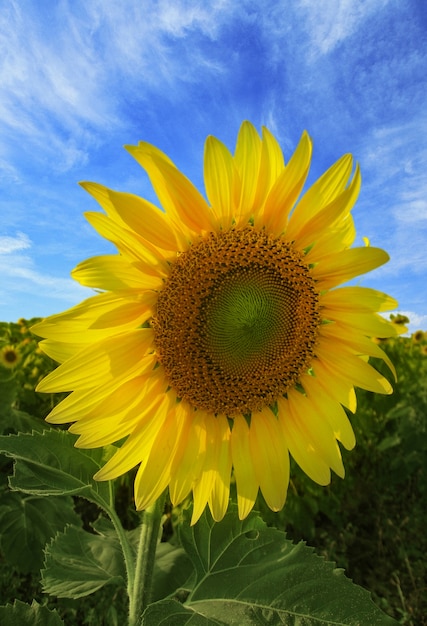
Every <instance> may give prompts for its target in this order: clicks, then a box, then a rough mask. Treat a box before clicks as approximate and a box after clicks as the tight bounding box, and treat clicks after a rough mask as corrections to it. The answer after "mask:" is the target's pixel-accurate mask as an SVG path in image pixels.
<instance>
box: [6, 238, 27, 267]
mask: <svg viewBox="0 0 427 626" xmlns="http://www.w3.org/2000/svg"><path fill="white" fill-rule="evenodd" d="M30 247H31V241H30V239H29V237H28V236H27V235H26V234H25V233H17V234H16V236H15V237H9V236H7V235H5V236H2V237H0V255H6V254H10V253H12V252H16V251H18V250H26V249H27V248H30ZM5 269H6V268H5ZM2 270H3V268H2ZM6 271H7V269H6Z"/></svg>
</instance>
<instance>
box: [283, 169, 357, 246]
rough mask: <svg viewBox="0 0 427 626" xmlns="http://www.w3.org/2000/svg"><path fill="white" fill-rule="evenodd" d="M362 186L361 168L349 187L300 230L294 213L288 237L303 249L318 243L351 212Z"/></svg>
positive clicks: (287, 230) (301, 225) (300, 227)
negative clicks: (319, 239) (296, 224)
mask: <svg viewBox="0 0 427 626" xmlns="http://www.w3.org/2000/svg"><path fill="white" fill-rule="evenodd" d="M360 185H361V176H360V170H359V167H357V168H356V171H355V173H354V177H353V180H352V181H351V183H350V185H349V187H348V188H347V189H345V190H344V191H343V192H342V193H340V194H339V195H338V196H337V197H336V198H334V200H332V201H331V202H330V203H329V204H327V205H326V206H325V207H324V208H323V209H322V210H320V211H317V212H316V213H315V214H314V215H313V216H312V217H311V219H309V220H307V221H306V222H305V223H304V224H300V223H298V228H297V227H296V226H295V224H294V215H295V212H294V214H293V215H292V216H291V218H290V220H289V225H288V228H287V229H286V237H287V238H288V239H290V240H292V241H297V242H298V246H299V247H301V248H305V247H307V246H309V245H311V244H312V243H314V242H316V241H317V239H318V238H319V237H321V236H322V235H323V234H324V233H325V231H327V230H328V229H329V228H332V227H333V226H335V224H336V223H337V221H339V220H342V218H343V217H344V216H345V215H346V214H348V213H349V212H350V211H351V209H352V208H353V206H354V203H355V202H356V200H357V196H358V195H359V191H360ZM313 254H314V255H315V254H316V246H314V247H313Z"/></svg>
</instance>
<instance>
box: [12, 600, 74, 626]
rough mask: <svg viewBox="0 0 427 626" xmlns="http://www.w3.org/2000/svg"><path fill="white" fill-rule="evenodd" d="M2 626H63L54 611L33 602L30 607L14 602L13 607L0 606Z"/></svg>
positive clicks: (17, 601)
mask: <svg viewBox="0 0 427 626" xmlns="http://www.w3.org/2000/svg"><path fill="white" fill-rule="evenodd" d="M0 622H1V624H2V626H17V624H19V626H64V622H63V621H62V619H61V618H60V617H59V615H58V613H57V612H56V611H50V610H49V609H48V608H46V607H45V606H40V604H37V602H36V601H35V600H33V603H32V605H31V606H30V605H29V604H25V603H24V602H20V601H19V600H15V602H14V603H13V605H11V604H7V605H6V606H0Z"/></svg>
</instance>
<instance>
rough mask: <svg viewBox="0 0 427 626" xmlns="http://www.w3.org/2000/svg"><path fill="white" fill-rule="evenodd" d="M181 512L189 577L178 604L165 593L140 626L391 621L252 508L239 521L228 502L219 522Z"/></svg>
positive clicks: (321, 625) (379, 624)
mask: <svg viewBox="0 0 427 626" xmlns="http://www.w3.org/2000/svg"><path fill="white" fill-rule="evenodd" d="M184 515H185V520H184V523H183V524H182V526H181V527H180V537H181V543H182V546H183V548H184V550H185V551H186V552H187V554H188V555H189V557H190V559H191V560H192V562H193V565H194V569H195V574H196V576H195V582H194V584H193V586H192V587H191V588H189V589H188V590H187V591H188V592H189V593H188V598H187V599H186V600H185V602H184V603H183V604H181V605H180V604H179V603H178V602H177V601H176V600H172V599H168V600H164V601H161V602H157V603H155V604H152V605H150V606H149V607H148V608H147V609H146V611H145V613H144V619H143V624H144V626H150V625H152V624H156V625H159V626H160V625H162V624H164V625H165V626H166V624H169V623H173V624H176V625H177V626H178V625H179V626H187V625H191V626H199V624H200V625H202V624H203V626H219V625H224V626H226V625H229V624H236V626H253V625H254V624H257V626H261V625H262V624H265V625H267V624H282V625H286V626H297V625H298V626H302V625H304V626H327V625H330V624H334V626H361V625H362V624H363V625H365V624H369V626H387V625H391V624H396V622H395V621H394V620H392V619H391V618H388V617H387V616H386V615H384V614H383V613H382V612H381V611H380V610H379V609H378V608H377V607H376V606H375V605H374V603H373V602H372V600H371V598H370V595H369V593H368V592H367V591H365V590H364V589H362V588H361V587H358V586H356V585H354V584H353V583H352V582H351V581H350V580H349V579H347V578H346V577H345V576H344V574H343V572H342V570H337V569H334V566H333V564H332V563H328V562H326V561H325V560H324V559H322V558H321V557H318V556H316V555H315V554H314V552H313V550H312V549H311V548H308V547H306V546H305V545H304V544H303V543H299V544H296V545H295V544H293V543H292V542H290V541H288V540H287V539H286V537H285V534H284V533H283V532H281V531H279V530H276V529H274V528H268V527H267V526H266V525H265V523H264V522H263V521H262V519H261V518H260V517H258V515H257V514H255V513H252V514H251V515H249V516H248V517H247V518H246V519H245V520H243V521H239V519H238V517H237V510H236V507H230V511H229V512H228V513H227V515H226V516H225V518H224V520H223V521H222V522H220V523H218V524H216V523H215V522H214V521H213V520H212V518H211V516H210V515H209V514H208V513H207V512H205V513H204V514H203V515H202V517H201V519H200V521H199V522H198V523H197V524H196V525H195V526H190V524H189V514H188V512H186V513H185V514H184ZM184 593H185V590H181V594H184Z"/></svg>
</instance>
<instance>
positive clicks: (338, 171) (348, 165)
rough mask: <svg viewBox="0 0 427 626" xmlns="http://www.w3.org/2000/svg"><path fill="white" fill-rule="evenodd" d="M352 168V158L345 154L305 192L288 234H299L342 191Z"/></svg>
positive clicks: (296, 209)
mask: <svg viewBox="0 0 427 626" xmlns="http://www.w3.org/2000/svg"><path fill="white" fill-rule="evenodd" d="M352 168H353V158H352V156H351V154H345V155H344V156H342V157H341V158H340V159H338V161H337V162H336V163H334V165H332V167H330V168H329V169H328V170H327V171H326V172H325V173H324V174H323V175H322V176H321V177H320V178H319V179H318V180H317V181H316V182H315V183H314V184H313V185H312V186H311V187H310V188H309V189H308V190H307V191H306V192H305V194H304V195H303V197H302V198H301V200H300V201H299V202H298V204H297V205H296V207H295V209H294V212H293V214H292V219H291V221H290V224H289V227H290V228H291V229H292V231H290V232H292V233H299V232H300V230H301V229H302V228H304V225H305V224H306V223H307V222H308V221H310V220H311V219H312V217H313V216H314V215H315V214H316V213H317V212H319V211H321V210H322V209H323V208H324V207H325V206H327V205H328V204H329V203H330V202H332V201H333V200H334V199H335V198H336V197H337V196H339V195H340V193H342V191H344V189H345V187H346V185H347V182H348V179H349V178H350V174H351V170H352Z"/></svg>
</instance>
